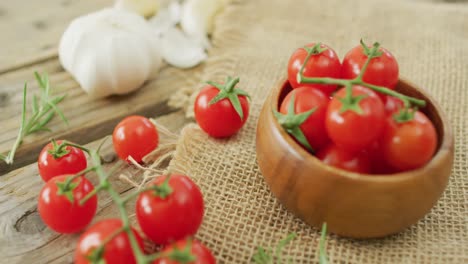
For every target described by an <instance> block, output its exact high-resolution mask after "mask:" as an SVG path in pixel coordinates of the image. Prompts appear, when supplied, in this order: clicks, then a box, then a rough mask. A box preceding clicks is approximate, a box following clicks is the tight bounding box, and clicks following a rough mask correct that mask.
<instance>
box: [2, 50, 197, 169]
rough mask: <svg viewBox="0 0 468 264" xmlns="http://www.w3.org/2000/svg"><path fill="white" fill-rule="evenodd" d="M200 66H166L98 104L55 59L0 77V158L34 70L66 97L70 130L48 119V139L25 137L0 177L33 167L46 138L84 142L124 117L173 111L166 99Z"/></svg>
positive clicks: (33, 86) (32, 85) (10, 138)
mask: <svg viewBox="0 0 468 264" xmlns="http://www.w3.org/2000/svg"><path fill="white" fill-rule="evenodd" d="M202 67H203V66H199V67H197V68H193V69H190V70H180V69H175V68H173V67H169V66H165V67H163V69H162V70H161V72H160V74H159V76H157V77H156V79H154V80H152V81H149V82H147V83H146V84H145V85H144V86H143V87H142V88H141V89H140V90H138V91H136V92H133V93H131V94H128V95H124V96H112V97H109V98H104V99H99V100H95V99H91V98H90V97H89V96H88V95H87V94H86V93H85V92H83V91H82V90H81V89H80V88H79V85H78V84H77V83H76V82H75V81H74V80H73V78H72V77H71V76H70V75H69V74H68V73H66V72H64V71H63V69H62V68H61V66H60V63H59V62H58V61H57V60H56V59H54V60H50V61H47V62H45V63H42V64H39V65H34V66H29V67H24V68H22V69H20V70H17V71H14V72H9V73H5V74H3V75H0V98H1V99H0V112H1V113H2V115H0V124H1V127H2V134H0V153H6V152H7V151H8V150H9V149H10V148H11V146H12V145H13V143H14V140H15V138H16V135H17V133H18V129H19V123H20V116H21V100H22V99H21V96H22V87H23V82H25V81H27V82H28V87H29V89H28V93H29V94H30V95H31V94H33V93H35V92H37V90H38V87H37V85H36V83H35V81H34V80H33V71H34V70H38V71H41V72H43V71H44V72H48V73H49V75H50V81H51V83H52V85H53V87H54V90H55V91H56V94H58V95H63V94H66V95H67V98H66V99H65V100H64V101H63V102H62V103H60V105H59V107H60V109H62V110H63V112H64V114H65V116H66V117H67V118H68V119H69V126H66V125H64V124H63V123H62V121H61V120H60V119H59V118H55V119H53V120H52V122H51V124H50V128H51V129H52V130H53V131H54V133H53V134H51V133H47V132H45V133H38V134H35V135H31V136H30V137H28V138H26V139H25V141H24V144H23V146H22V147H21V148H20V149H19V150H18V152H17V156H16V159H15V163H14V164H13V165H12V166H7V165H6V164H4V163H3V162H0V175H1V174H4V173H6V172H8V171H11V170H13V169H16V168H19V167H20V166H24V165H26V164H29V163H31V162H34V161H35V158H36V157H35V155H34V153H37V152H38V151H40V148H41V147H42V146H43V145H44V144H45V143H46V142H47V141H48V140H49V139H50V137H51V136H54V137H60V138H65V139H69V140H71V141H75V142H77V143H80V144H83V143H88V142H90V141H92V140H96V139H98V138H100V137H103V136H104V135H107V134H110V133H111V132H112V129H113V127H114V126H115V124H117V122H119V120H121V119H122V118H123V117H124V116H127V115H129V114H140V115H145V116H153V115H154V114H155V113H160V114H167V113H169V112H171V111H174V109H170V108H169V107H168V106H167V104H166V102H167V100H168V99H169V97H170V96H171V95H172V94H173V93H174V91H176V90H177V89H180V88H183V87H186V86H193V85H197V83H198V81H199V80H198V76H199V75H198V74H197V73H199V72H200V71H201V69H202Z"/></svg>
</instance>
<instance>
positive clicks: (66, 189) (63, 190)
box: [56, 176, 79, 203]
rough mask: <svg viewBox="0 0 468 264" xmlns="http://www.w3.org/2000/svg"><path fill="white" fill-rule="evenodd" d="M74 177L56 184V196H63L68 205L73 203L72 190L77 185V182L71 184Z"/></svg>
mask: <svg viewBox="0 0 468 264" xmlns="http://www.w3.org/2000/svg"><path fill="white" fill-rule="evenodd" d="M74 178H75V177H73V176H71V177H67V179H66V180H65V181H63V182H57V183H56V184H57V189H58V191H57V194H58V195H65V197H67V199H68V200H69V201H70V203H73V202H74V201H75V199H74V197H73V190H74V189H75V188H76V187H77V186H78V185H79V182H72V181H73V179H74Z"/></svg>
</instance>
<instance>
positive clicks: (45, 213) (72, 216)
mask: <svg viewBox="0 0 468 264" xmlns="http://www.w3.org/2000/svg"><path fill="white" fill-rule="evenodd" d="M69 177H71V176H70V175H62V176H57V177H54V178H52V179H50V180H49V181H48V182H47V183H46V185H45V186H44V187H43V188H42V190H41V192H40V193H39V201H38V210H39V215H40V216H41V218H42V220H43V221H44V223H45V224H46V225H47V226H48V227H49V228H51V229H52V230H54V231H56V232H58V233H76V232H79V231H81V230H83V229H84V228H85V227H86V226H87V225H88V224H89V223H90V222H91V220H92V219H93V217H94V214H95V213H96V208H97V198H96V195H94V196H92V197H91V198H90V199H89V200H87V201H86V202H85V203H84V204H83V205H80V204H79V201H80V200H81V199H83V198H84V197H85V196H86V195H87V194H88V193H90V192H92V191H93V190H94V186H93V185H92V184H91V182H90V181H89V180H88V179H86V178H85V177H83V176H80V177H77V178H75V179H73V180H72V181H71V183H70V184H69V185H68V187H67V186H66V182H67V179H68V178H69Z"/></svg>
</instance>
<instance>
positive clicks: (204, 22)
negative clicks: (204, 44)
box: [180, 0, 225, 39]
mask: <svg viewBox="0 0 468 264" xmlns="http://www.w3.org/2000/svg"><path fill="white" fill-rule="evenodd" d="M224 5H225V1H224V0H186V1H185V3H184V4H183V6H182V17H181V22H180V25H181V27H182V30H183V31H184V32H185V33H187V34H188V35H190V36H196V37H197V38H199V39H201V36H206V35H207V34H209V33H211V32H212V31H213V20H214V17H215V15H216V14H217V13H218V12H220V11H221V9H222V8H223V7H224Z"/></svg>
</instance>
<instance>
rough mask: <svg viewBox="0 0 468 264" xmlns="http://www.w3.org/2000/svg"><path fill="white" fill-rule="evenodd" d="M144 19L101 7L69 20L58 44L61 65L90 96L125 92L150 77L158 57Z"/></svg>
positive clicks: (125, 12)
mask: <svg viewBox="0 0 468 264" xmlns="http://www.w3.org/2000/svg"><path fill="white" fill-rule="evenodd" d="M153 34H154V33H153V31H152V29H151V27H149V25H148V24H147V22H146V21H145V19H144V18H143V17H141V16H139V15H137V14H135V13H132V12H129V11H124V10H118V9H113V8H112V9H103V10H101V11H98V12H95V13H91V14H88V15H85V16H82V17H79V18H76V19H75V20H73V21H72V22H71V24H70V25H69V26H68V28H67V29H66V30H65V32H64V33H63V35H62V38H61V40H60V44H59V59H60V62H61V64H62V66H63V67H64V68H65V69H66V70H67V71H68V72H69V73H70V74H71V75H72V76H73V77H74V78H75V79H76V80H77V82H78V83H79V84H80V85H81V87H82V88H83V89H84V90H85V91H86V92H87V93H88V94H89V95H91V96H93V97H105V96H108V95H111V94H126V93H129V92H131V91H134V90H136V89H138V88H139V87H141V85H142V84H143V83H144V82H145V81H146V80H148V79H149V78H152V77H154V76H155V75H156V74H157V72H158V70H159V67H160V66H161V63H162V60H161V56H160V53H159V43H158V40H157V38H155V37H154V35H153Z"/></svg>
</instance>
